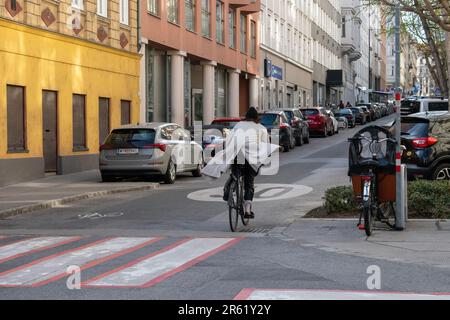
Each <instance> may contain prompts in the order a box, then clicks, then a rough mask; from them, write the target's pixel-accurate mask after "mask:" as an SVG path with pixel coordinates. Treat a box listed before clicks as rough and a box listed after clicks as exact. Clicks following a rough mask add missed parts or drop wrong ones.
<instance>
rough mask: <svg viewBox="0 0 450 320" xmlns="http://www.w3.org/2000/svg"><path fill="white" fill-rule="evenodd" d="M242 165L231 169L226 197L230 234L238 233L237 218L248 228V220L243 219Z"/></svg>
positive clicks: (236, 165) (235, 165)
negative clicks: (228, 190) (228, 191)
mask: <svg viewBox="0 0 450 320" xmlns="http://www.w3.org/2000/svg"><path fill="white" fill-rule="evenodd" d="M243 170H244V165H241V164H234V165H233V166H232V167H231V178H232V181H231V183H230V193H229V196H228V215H229V219H230V228H231V231H232V232H237V231H238V225H239V216H240V217H241V221H242V224H243V225H244V226H248V224H249V222H250V219H248V218H245V210H244V202H245V201H244V175H243V173H242V171H243Z"/></svg>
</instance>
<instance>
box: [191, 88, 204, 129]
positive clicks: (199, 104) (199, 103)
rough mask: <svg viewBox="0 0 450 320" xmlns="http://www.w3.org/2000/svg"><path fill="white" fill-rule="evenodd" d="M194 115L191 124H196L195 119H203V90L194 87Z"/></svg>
mask: <svg viewBox="0 0 450 320" xmlns="http://www.w3.org/2000/svg"><path fill="white" fill-rule="evenodd" d="M191 112H192V115H191V121H192V123H191V125H194V121H203V90H202V89H192V111H191Z"/></svg>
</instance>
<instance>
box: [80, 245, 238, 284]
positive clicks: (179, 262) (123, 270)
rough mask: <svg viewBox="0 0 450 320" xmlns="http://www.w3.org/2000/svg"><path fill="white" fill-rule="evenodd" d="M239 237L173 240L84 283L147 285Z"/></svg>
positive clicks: (181, 269) (216, 250)
mask: <svg viewBox="0 0 450 320" xmlns="http://www.w3.org/2000/svg"><path fill="white" fill-rule="evenodd" d="M239 240H240V239H220V238H210V239H191V240H187V241H186V240H185V241H182V242H181V243H176V244H174V245H172V246H169V247H167V248H165V249H163V250H161V251H159V252H156V253H154V254H152V255H150V256H147V257H143V258H141V259H138V260H136V261H134V262H131V263H129V264H128V265H125V266H123V267H120V268H118V269H116V270H113V271H111V272H108V273H105V274H103V275H100V276H98V277H96V278H94V279H91V280H88V281H87V282H86V283H85V284H84V286H86V287H122V288H129V287H134V288H136V287H150V286H152V285H154V284H156V283H158V282H160V281H163V280H165V279H167V278H168V277H170V276H172V275H173V274H175V273H178V272H180V271H183V270H185V269H187V268H189V267H190V266H192V265H194V264H196V263H198V262H200V261H202V260H204V259H206V258H207V257H209V256H211V255H213V254H215V253H217V252H219V251H222V250H224V249H226V248H227V247H229V246H231V245H233V244H235V243H237V242H238V241H239Z"/></svg>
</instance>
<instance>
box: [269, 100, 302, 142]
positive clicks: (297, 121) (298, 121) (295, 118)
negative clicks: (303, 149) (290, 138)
mask: <svg viewBox="0 0 450 320" xmlns="http://www.w3.org/2000/svg"><path fill="white" fill-rule="evenodd" d="M274 111H283V112H284V114H285V115H286V116H287V118H288V121H289V124H290V125H291V127H292V129H293V130H294V137H295V144H296V145H297V146H302V145H303V143H309V141H310V140H309V124H308V121H307V120H306V118H305V117H304V116H303V114H302V113H301V112H300V110H299V109H294V108H284V109H277V110H274Z"/></svg>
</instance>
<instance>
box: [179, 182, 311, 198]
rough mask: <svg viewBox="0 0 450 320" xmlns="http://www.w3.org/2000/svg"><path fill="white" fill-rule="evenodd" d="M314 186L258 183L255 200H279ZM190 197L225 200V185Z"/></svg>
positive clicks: (201, 191)
mask: <svg viewBox="0 0 450 320" xmlns="http://www.w3.org/2000/svg"><path fill="white" fill-rule="evenodd" d="M312 191H313V188H311V187H308V186H302V185H295V184H274V183H272V184H267V183H266V184H256V185H255V198H254V200H253V201H254V202H266V201H279V200H285V199H291V198H297V197H301V196H304V195H306V194H308V193H311V192H312ZM187 197H188V199H191V200H195V201H203V202H224V201H223V199H222V197H223V187H219V188H211V189H204V190H198V191H195V192H192V193H190V194H188V196H187Z"/></svg>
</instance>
